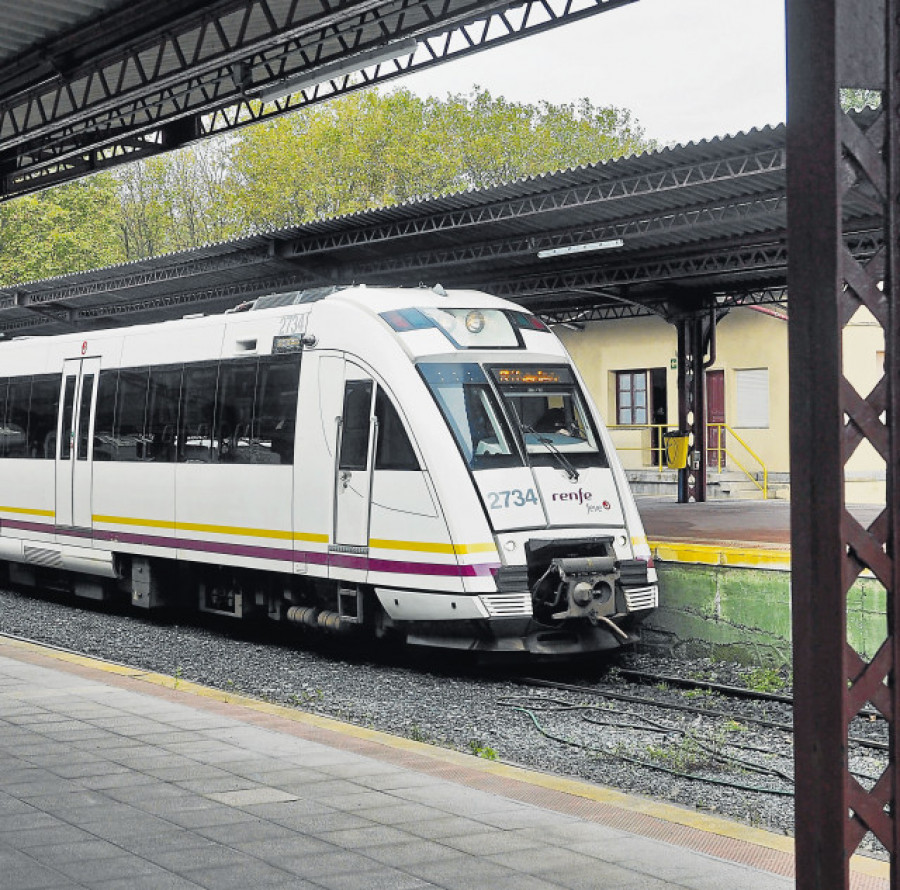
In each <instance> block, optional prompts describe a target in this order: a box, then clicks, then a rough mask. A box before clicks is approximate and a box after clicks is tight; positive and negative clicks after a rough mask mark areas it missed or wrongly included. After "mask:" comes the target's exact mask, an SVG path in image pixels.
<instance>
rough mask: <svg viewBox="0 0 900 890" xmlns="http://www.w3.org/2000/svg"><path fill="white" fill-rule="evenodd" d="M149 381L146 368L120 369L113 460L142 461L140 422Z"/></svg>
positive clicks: (142, 425)
mask: <svg viewBox="0 0 900 890" xmlns="http://www.w3.org/2000/svg"><path fill="white" fill-rule="evenodd" d="M149 381H150V369H149V368H122V369H121V370H120V371H119V388H118V391H117V395H116V420H115V426H114V428H113V437H114V439H115V443H116V449H115V458H114V459H115V460H123V461H133V460H144V444H145V439H144V419H145V415H146V413H147V388H148V386H147V384H148V383H149Z"/></svg>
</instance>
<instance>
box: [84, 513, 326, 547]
mask: <svg viewBox="0 0 900 890" xmlns="http://www.w3.org/2000/svg"><path fill="white" fill-rule="evenodd" d="M92 518H93V520H94V522H101V523H103V524H104V525H131V526H141V527H144V528H165V529H174V530H176V531H182V532H207V533H209V534H215V535H240V536H242V537H252V538H278V539H280V540H286V541H290V540H294V541H317V542H320V543H323V544H327V543H328V535H318V534H313V533H311V532H289V531H281V530H279V529H266V528H245V527H243V526H235V525H209V524H207V523H202V522H169V521H167V520H165V519H134V518H131V517H128V516H101V515H95V516H93V517H92Z"/></svg>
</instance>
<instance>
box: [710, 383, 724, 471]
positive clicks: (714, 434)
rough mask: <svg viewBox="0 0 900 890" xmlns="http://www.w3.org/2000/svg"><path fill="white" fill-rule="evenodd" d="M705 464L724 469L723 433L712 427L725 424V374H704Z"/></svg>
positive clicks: (719, 428) (718, 428)
mask: <svg viewBox="0 0 900 890" xmlns="http://www.w3.org/2000/svg"><path fill="white" fill-rule="evenodd" d="M706 423H707V430H706V463H707V466H710V467H716V468H718V469H724V468H725V431H724V429H723V428H722V427H719V426H713V424H716V423H725V372H724V371H707V372H706Z"/></svg>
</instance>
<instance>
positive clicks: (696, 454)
mask: <svg viewBox="0 0 900 890" xmlns="http://www.w3.org/2000/svg"><path fill="white" fill-rule="evenodd" d="M676 326H677V329H678V428H679V429H681V430H686V431H687V432H688V436H689V444H690V452H689V455H688V465H687V467H685V468H684V469H683V470H679V471H678V503H680V504H686V503H691V502H694V501H696V502H698V503H699V502H701V501H705V500H706V370H705V361H704V356H705V354H706V343H707V341H708V337H707V336H706V335H705V326H704V320H703V317H702V316H700V315H690V316H688V317H686V318H680V319H678V321H677V322H676Z"/></svg>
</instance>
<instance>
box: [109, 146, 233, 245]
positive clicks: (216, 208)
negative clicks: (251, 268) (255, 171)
mask: <svg viewBox="0 0 900 890" xmlns="http://www.w3.org/2000/svg"><path fill="white" fill-rule="evenodd" d="M227 163H228V146H227V142H226V140H224V139H222V138H217V139H210V140H208V141H206V142H203V143H199V144H197V145H193V146H189V147H188V148H183V149H179V150H178V151H174V152H172V153H171V154H168V155H159V156H157V157H153V158H148V159H146V160H142V161H137V162H135V163H133V164H127V165H125V166H123V167H120V168H118V169H117V170H116V172H115V173H114V176H115V179H116V182H117V184H118V193H119V200H120V203H121V213H120V237H121V241H122V249H123V250H124V252H125V255H126V256H127V257H128V258H129V259H136V258H139V257H147V256H154V255H158V254H161V253H169V252H172V251H176V250H184V249H186V248H190V247H197V246H199V245H201V244H206V243H209V242H211V241H219V240H223V239H225V238H228V237H231V236H232V235H233V234H234V231H235V230H234V226H233V225H231V224H230V220H229V219H228V218H227V212H228V202H227V201H226V200H225V196H224V191H223V189H224V188H225V186H226V183H227V181H228V173H227Z"/></svg>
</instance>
